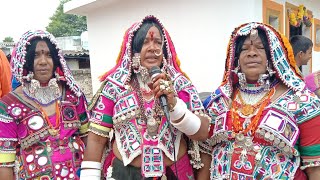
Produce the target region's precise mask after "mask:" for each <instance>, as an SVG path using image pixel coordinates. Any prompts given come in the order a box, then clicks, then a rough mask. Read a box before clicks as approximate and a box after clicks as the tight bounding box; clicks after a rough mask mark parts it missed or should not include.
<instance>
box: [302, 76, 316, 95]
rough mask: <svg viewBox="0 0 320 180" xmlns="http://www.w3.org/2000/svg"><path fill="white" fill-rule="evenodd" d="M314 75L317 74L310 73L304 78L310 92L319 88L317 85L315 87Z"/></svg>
mask: <svg viewBox="0 0 320 180" xmlns="http://www.w3.org/2000/svg"><path fill="white" fill-rule="evenodd" d="M315 75H317V74H314V73H312V74H309V75H308V76H306V77H305V78H304V80H305V83H306V85H307V87H308V89H309V90H310V91H312V92H314V91H316V90H317V89H318V88H319V87H317V84H316V82H315Z"/></svg>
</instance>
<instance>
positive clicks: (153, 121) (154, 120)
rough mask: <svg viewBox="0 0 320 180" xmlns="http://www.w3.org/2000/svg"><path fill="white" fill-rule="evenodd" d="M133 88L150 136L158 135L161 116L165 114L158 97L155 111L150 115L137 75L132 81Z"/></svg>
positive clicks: (154, 107) (154, 106)
mask: <svg viewBox="0 0 320 180" xmlns="http://www.w3.org/2000/svg"><path fill="white" fill-rule="evenodd" d="M132 87H133V89H134V90H135V91H136V92H137V96H138V100H139V107H140V111H141V117H140V118H141V119H142V120H143V121H144V122H146V124H147V132H148V134H149V135H150V136H156V135H157V134H158V127H159V124H160V122H161V117H162V116H164V113H163V111H162V110H161V108H160V106H159V103H158V102H157V100H156V99H154V103H153V107H152V111H153V113H152V114H150V115H148V116H147V115H146V114H147V113H146V110H145V107H144V104H145V100H144V98H143V96H142V93H141V90H140V85H139V82H138V79H137V77H136V76H134V77H133V83H132Z"/></svg>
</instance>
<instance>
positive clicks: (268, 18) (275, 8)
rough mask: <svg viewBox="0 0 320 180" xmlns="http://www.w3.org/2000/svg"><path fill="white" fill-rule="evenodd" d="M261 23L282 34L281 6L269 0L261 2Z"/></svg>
mask: <svg viewBox="0 0 320 180" xmlns="http://www.w3.org/2000/svg"><path fill="white" fill-rule="evenodd" d="M262 13H263V14H262V16H263V22H264V23H266V24H270V25H271V26H272V27H274V28H275V29H277V30H278V31H279V32H281V33H283V6H282V5H281V4H278V3H276V2H274V1H271V0H263V10H262Z"/></svg>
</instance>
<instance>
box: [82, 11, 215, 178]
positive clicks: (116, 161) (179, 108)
mask: <svg viewBox="0 0 320 180" xmlns="http://www.w3.org/2000/svg"><path fill="white" fill-rule="evenodd" d="M179 64H180V61H179V60H178V58H177V54H176V52H175V49H174V46H173V44H172V41H171V39H170V36H169V34H168V32H167V31H166V30H165V29H164V27H163V25H162V24H161V23H160V21H159V20H158V19H157V18H156V17H154V16H147V17H145V18H144V19H143V20H142V21H140V22H138V23H135V24H133V25H132V26H131V27H130V28H129V29H128V30H127V31H126V33H125V36H124V40H123V44H122V47H121V51H120V54H119V56H118V59H117V65H116V66H115V67H114V68H113V69H111V70H110V71H108V72H107V73H106V74H105V75H104V76H102V78H101V81H102V85H101V88H100V90H99V91H98V92H97V93H96V96H95V97H94V98H93V102H92V107H90V108H89V109H91V110H92V117H91V119H90V125H89V135H88V145H87V147H86V150H85V156H84V161H83V162H82V165H81V169H82V170H81V179H100V172H101V163H100V162H101V159H102V157H103V156H106V155H105V153H104V152H105V151H104V148H105V147H106V145H108V144H109V146H108V148H109V149H112V151H111V152H112V154H111V153H110V154H109V155H107V158H106V159H107V161H106V162H108V163H106V164H105V167H106V168H105V169H107V171H106V177H107V179H110V178H114V179H126V180H141V179H161V178H164V179H170V180H174V179H179V180H188V179H194V174H193V168H192V165H193V167H194V168H200V167H201V165H202V164H201V161H200V154H199V147H198V142H197V141H194V140H205V139H206V138H207V136H208V126H209V117H208V116H206V115H205V113H204V109H203V106H202V103H201V100H200V98H199V95H198V93H197V90H196V88H195V87H194V86H193V84H192V83H191V82H190V80H189V79H188V78H187V76H186V75H185V74H184V73H183V72H182V71H181V69H180V67H179ZM152 67H159V72H158V75H157V76H156V75H155V77H153V76H152V73H151V74H150V73H149V71H150V70H151V71H152V69H154V68H152ZM160 69H161V70H160ZM162 95H165V96H166V99H167V102H168V105H169V107H170V108H169V109H170V112H168V114H169V116H170V117H169V118H170V119H167V118H168V116H166V112H165V111H164V110H163V109H162V108H161V107H160V102H159V101H160V100H159V97H160V96H162ZM191 139H192V140H191ZM108 141H111V142H110V143H109V142H108ZM188 153H189V155H190V157H189V155H188ZM108 159H109V161H108ZM110 159H111V160H110Z"/></svg>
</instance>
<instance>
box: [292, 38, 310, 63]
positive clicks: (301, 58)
mask: <svg viewBox="0 0 320 180" xmlns="http://www.w3.org/2000/svg"><path fill="white" fill-rule="evenodd" d="M290 44H291V46H292V49H293V54H294V59H295V60H296V64H297V66H298V67H299V68H301V66H302V65H307V64H308V62H309V61H310V59H312V47H313V43H312V41H311V39H309V38H307V37H305V36H303V35H295V36H292V37H291V38H290Z"/></svg>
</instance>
